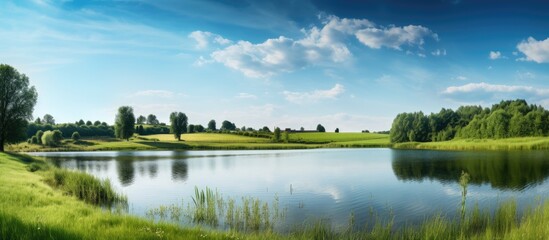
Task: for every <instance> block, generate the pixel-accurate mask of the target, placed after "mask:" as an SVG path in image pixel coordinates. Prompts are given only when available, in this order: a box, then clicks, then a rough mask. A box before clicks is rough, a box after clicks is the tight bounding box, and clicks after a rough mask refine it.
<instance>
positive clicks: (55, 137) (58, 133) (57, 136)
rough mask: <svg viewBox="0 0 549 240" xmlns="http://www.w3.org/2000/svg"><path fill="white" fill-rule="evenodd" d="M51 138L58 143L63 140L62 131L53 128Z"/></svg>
mask: <svg viewBox="0 0 549 240" xmlns="http://www.w3.org/2000/svg"><path fill="white" fill-rule="evenodd" d="M53 140H54V141H55V142H56V143H57V144H59V143H61V140H63V133H62V132H61V131H60V130H53Z"/></svg>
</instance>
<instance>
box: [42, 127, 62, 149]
mask: <svg viewBox="0 0 549 240" xmlns="http://www.w3.org/2000/svg"><path fill="white" fill-rule="evenodd" d="M61 140H63V133H61V131H59V130H54V131H46V132H44V134H43V135H42V144H43V145H46V146H50V147H55V146H57V145H59V144H60V143H61Z"/></svg>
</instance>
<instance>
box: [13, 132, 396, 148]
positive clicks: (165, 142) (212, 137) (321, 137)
mask: <svg viewBox="0 0 549 240" xmlns="http://www.w3.org/2000/svg"><path fill="white" fill-rule="evenodd" d="M182 140H183V141H177V140H175V139H174V137H173V135H172V134H156V135H147V136H137V137H135V138H132V139H131V140H130V141H123V140H119V139H114V138H91V139H82V140H80V141H78V142H74V141H72V140H65V141H63V143H62V144H61V145H60V146H57V147H47V146H42V145H37V144H29V143H26V142H25V143H19V144H15V145H8V146H7V150H8V151H17V152H51V151H118V150H177V149H179V150H181V149H189V150H192V149H195V150H217V149H219V150H260V149H307V148H342V147H387V146H390V144H389V138H388V135H386V134H369V133H291V134H290V142H289V143H282V142H281V143H274V142H272V140H271V139H267V138H260V137H249V136H241V135H236V134H225V133H193V134H183V135H182Z"/></svg>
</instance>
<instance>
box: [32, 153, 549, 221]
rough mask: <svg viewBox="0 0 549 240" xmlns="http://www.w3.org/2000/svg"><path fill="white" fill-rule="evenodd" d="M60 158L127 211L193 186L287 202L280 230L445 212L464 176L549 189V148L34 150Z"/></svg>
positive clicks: (187, 195)
mask: <svg viewBox="0 0 549 240" xmlns="http://www.w3.org/2000/svg"><path fill="white" fill-rule="evenodd" d="M34 155H37V156H42V157H46V158H47V159H48V161H51V162H53V163H54V164H56V165H57V166H60V167H63V168H68V169H78V170H80V171H85V172H88V173H90V174H93V175H95V176H98V177H100V178H108V179H110V180H111V183H112V184H113V185H114V186H115V187H116V188H117V189H118V190H119V191H120V192H123V193H124V194H126V195H127V197H128V202H129V209H128V211H129V212H130V213H131V214H135V215H140V216H145V214H146V212H147V210H149V209H153V208H157V207H159V206H160V205H170V204H180V203H181V202H182V201H183V203H185V204H186V203H190V202H192V200H191V196H193V194H194V188H195V186H197V187H198V188H202V189H204V188H205V187H210V188H213V189H217V190H218V191H219V192H220V193H221V194H223V196H224V197H231V198H234V199H240V197H242V196H250V197H256V198H259V199H261V200H262V201H265V202H269V203H272V202H273V201H274V199H275V196H278V199H279V205H280V208H283V209H285V211H286V220H285V221H284V226H282V224H281V226H278V228H281V229H284V228H288V226H294V225H295V224H298V223H303V222H304V221H311V220H317V219H328V220H330V221H331V222H332V224H333V225H334V226H335V227H338V226H339V227H341V226H343V225H346V224H347V223H348V221H349V216H350V214H351V213H353V214H354V215H355V218H356V222H357V224H359V225H360V224H365V223H366V222H369V221H371V220H372V219H371V218H372V213H377V214H378V215H381V216H388V215H390V214H392V216H394V222H395V224H397V225H401V224H405V223H414V222H418V221H421V220H423V219H424V218H425V217H426V216H430V215H432V214H437V213H442V214H446V215H448V216H453V215H454V214H456V213H457V211H458V209H459V207H460V202H461V188H460V186H459V184H458V179H459V176H460V174H461V172H462V171H465V172H468V173H469V174H470V175H471V183H470V185H469V188H468V196H467V204H468V207H472V206H473V205H474V204H476V203H478V204H479V206H480V207H487V208H491V209H493V207H494V206H496V205H497V204H498V203H499V202H502V201H504V200H507V199H510V198H513V199H515V200H517V202H518V204H519V208H520V209H523V208H524V206H526V205H531V204H533V203H535V201H536V199H537V200H539V198H547V197H549V181H548V180H547V179H548V176H549V152H548V151H516V152H499V151H491V152H453V151H424V150H392V149H315V150H266V151H265V150H262V151H135V152H127V151H124V152H69V153H34Z"/></svg>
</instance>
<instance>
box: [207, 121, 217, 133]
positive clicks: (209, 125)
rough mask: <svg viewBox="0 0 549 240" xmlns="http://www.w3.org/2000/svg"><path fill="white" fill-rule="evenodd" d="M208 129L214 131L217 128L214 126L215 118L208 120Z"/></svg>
mask: <svg viewBox="0 0 549 240" xmlns="http://www.w3.org/2000/svg"><path fill="white" fill-rule="evenodd" d="M208 129H210V130H212V131H216V130H217V128H216V126H215V120H213V119H212V120H210V121H209V122H208Z"/></svg>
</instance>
